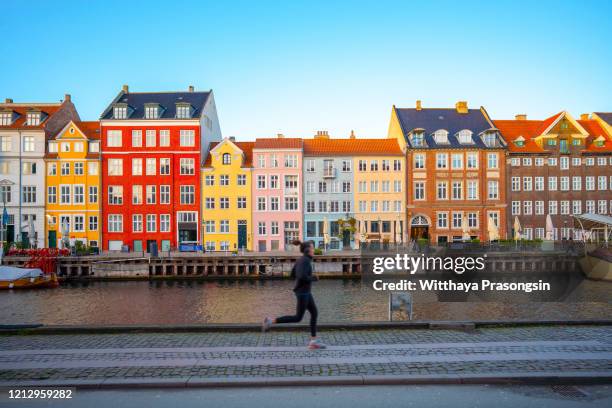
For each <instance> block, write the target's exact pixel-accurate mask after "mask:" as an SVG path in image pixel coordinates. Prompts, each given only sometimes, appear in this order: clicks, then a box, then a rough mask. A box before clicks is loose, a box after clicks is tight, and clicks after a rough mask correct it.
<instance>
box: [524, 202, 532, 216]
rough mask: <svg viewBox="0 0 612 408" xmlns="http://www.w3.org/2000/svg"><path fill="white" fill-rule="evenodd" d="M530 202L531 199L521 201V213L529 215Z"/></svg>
mask: <svg viewBox="0 0 612 408" xmlns="http://www.w3.org/2000/svg"><path fill="white" fill-rule="evenodd" d="M531 210H532V203H531V201H523V214H525V215H531Z"/></svg>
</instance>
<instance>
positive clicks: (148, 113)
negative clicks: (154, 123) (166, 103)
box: [145, 103, 159, 119]
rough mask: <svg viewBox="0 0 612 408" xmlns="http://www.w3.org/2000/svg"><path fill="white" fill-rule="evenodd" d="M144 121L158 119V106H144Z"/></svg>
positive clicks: (149, 104)
mask: <svg viewBox="0 0 612 408" xmlns="http://www.w3.org/2000/svg"><path fill="white" fill-rule="evenodd" d="M145 119H159V105H158V104H156V103H147V104H146V105H145Z"/></svg>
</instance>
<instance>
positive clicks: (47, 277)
mask: <svg viewBox="0 0 612 408" xmlns="http://www.w3.org/2000/svg"><path fill="white" fill-rule="evenodd" d="M57 286H59V281H58V280H57V275H56V274H55V273H44V272H43V271H42V270H41V269H39V268H17V267H14V266H0V289H33V288H55V287H57Z"/></svg>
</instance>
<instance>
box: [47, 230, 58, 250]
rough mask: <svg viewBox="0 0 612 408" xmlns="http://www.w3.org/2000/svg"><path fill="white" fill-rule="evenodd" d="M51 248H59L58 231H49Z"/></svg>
mask: <svg viewBox="0 0 612 408" xmlns="http://www.w3.org/2000/svg"><path fill="white" fill-rule="evenodd" d="M48 241H49V248H57V231H49V237H48Z"/></svg>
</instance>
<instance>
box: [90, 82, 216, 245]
mask: <svg viewBox="0 0 612 408" xmlns="http://www.w3.org/2000/svg"><path fill="white" fill-rule="evenodd" d="M100 125H101V136H102V190H103V194H102V196H103V200H102V213H103V217H104V222H103V223H102V234H103V244H102V248H103V249H104V250H121V249H122V247H123V246H127V247H128V248H129V249H130V250H133V251H143V250H144V251H147V252H150V251H151V250H152V248H153V247H154V246H156V247H157V248H160V249H161V250H164V251H165V250H169V249H171V248H176V247H178V244H180V243H184V242H188V243H193V242H199V240H200V225H199V220H201V217H200V206H201V204H200V202H201V201H200V191H201V189H200V183H201V176H200V169H201V165H202V162H203V160H202V159H203V158H204V157H205V155H206V153H207V151H208V147H209V143H210V142H212V141H220V140H221V130H220V127H219V121H218V119H217V109H216V106H215V101H214V97H213V92H212V91H206V92H196V91H194V89H193V87H191V86H190V87H189V90H188V91H187V92H137V93H135V92H130V91H129V89H128V87H127V85H126V86H124V87H123V89H122V90H121V91H120V92H119V94H118V95H117V96H116V97H115V98H114V99H113V101H112V102H111V103H110V104H109V105H108V106H107V108H106V109H105V110H104V111H103V112H102V115H101V117H100Z"/></svg>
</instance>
